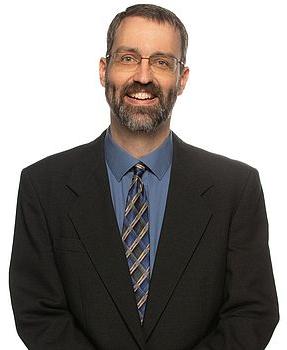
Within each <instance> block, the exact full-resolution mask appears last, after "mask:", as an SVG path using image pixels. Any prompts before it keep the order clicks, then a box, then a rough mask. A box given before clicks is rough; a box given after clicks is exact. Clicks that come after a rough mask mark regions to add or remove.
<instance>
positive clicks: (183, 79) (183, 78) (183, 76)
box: [177, 67, 189, 95]
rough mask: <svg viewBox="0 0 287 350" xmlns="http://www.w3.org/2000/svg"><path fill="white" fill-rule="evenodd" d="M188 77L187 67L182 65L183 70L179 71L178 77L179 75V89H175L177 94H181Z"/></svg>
mask: <svg viewBox="0 0 287 350" xmlns="http://www.w3.org/2000/svg"><path fill="white" fill-rule="evenodd" d="M188 77H189V68H188V67H184V68H183V72H182V73H181V75H180V77H179V89H178V91H177V95H181V94H182V92H183V90H184V88H185V85H186V83H187V80H188Z"/></svg>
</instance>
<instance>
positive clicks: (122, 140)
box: [110, 119, 170, 158]
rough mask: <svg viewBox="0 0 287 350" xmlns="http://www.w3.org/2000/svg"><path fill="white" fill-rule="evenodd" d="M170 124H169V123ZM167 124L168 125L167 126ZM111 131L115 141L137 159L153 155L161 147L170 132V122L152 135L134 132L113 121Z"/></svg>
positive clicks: (163, 124)
mask: <svg viewBox="0 0 287 350" xmlns="http://www.w3.org/2000/svg"><path fill="white" fill-rule="evenodd" d="M167 122H168V123H167ZM165 123H166V124H165ZM110 131H111V134H112V138H113V140H114V141H115V142H116V143H117V144H118V145H119V146H121V147H122V148H123V149H125V150H126V151H127V152H128V153H129V154H131V155H132V156H133V157H135V158H140V157H143V156H145V155H146V154H149V153H151V152H152V151H154V150H155V149H156V148H157V147H159V146H160V145H161V144H162V143H163V141H164V140H165V139H166V137H167V136H168V134H169V132H170V128H169V120H167V121H165V122H163V123H162V124H161V125H160V126H159V127H158V128H157V129H156V130H155V131H153V132H150V133H141V132H133V131H131V130H129V129H127V128H126V127H123V126H122V125H120V124H119V123H116V122H115V121H114V120H113V119H112V120H111V125H110Z"/></svg>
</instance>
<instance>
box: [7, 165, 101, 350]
mask: <svg viewBox="0 0 287 350" xmlns="http://www.w3.org/2000/svg"><path fill="white" fill-rule="evenodd" d="M9 286H10V294H11V301H12V307H13V312H14V317H15V323H16V328H17V332H18V334H19V336H20V338H21V339H22V341H23V342H24V344H25V345H26V346H27V348H28V349H31V350H39V349H41V350H71V349H73V350H95V349H96V348H95V347H94V345H93V344H92V342H91V341H90V340H89V339H88V337H87V336H86V335H85V334H84V332H83V331H82V330H81V329H80V328H79V327H78V325H77V324H76V321H75V319H74V317H73V315H72V313H71V312H70V311H69V308H68V305H67V301H66V299H65V293H64V290H63V286H62V284H61V280H60V278H59V274H58V271H57V267H56V264H55V260H54V256H53V250H52V245H51V242H50V238H49V232H48V227H47V224H46V219H45V216H44V212H43V210H42V207H41V203H40V201H39V198H38V196H37V193H36V191H35V189H34V187H33V185H32V183H31V181H30V178H29V175H28V173H27V172H26V171H25V169H23V170H22V172H21V177H20V184H19V189H18V198H17V208H16V219H15V229H14V240H13V248H12V255H11V262H10V269H9Z"/></svg>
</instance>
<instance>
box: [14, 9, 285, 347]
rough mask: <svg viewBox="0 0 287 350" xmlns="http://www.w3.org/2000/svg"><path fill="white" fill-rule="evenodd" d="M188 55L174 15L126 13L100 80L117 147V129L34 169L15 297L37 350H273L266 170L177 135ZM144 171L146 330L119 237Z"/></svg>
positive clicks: (26, 174) (26, 172)
mask: <svg viewBox="0 0 287 350" xmlns="http://www.w3.org/2000/svg"><path fill="white" fill-rule="evenodd" d="M156 16H158V17H156ZM186 48H187V34H186V31H185V29H184V26H183V25H182V23H181V22H180V21H179V19H178V18H177V17H176V16H175V15H174V14H172V13H170V12H169V11H167V10H165V9H162V8H159V7H157V6H154V5H147V6H145V5H137V6H134V7H131V8H129V9H127V11H126V12H124V13H122V14H120V15H118V16H116V17H115V19H114V20H113V22H112V23H111V25H110V28H109V32H108V43H107V55H106V57H105V58H102V59H101V60H100V69H99V73H100V81H101V84H102V85H103V86H104V87H105V94H106V98H107V102H108V104H109V106H110V110H111V124H110V127H109V131H110V139H108V138H107V137H106V136H107V130H105V131H104V132H103V133H102V134H101V135H100V136H99V137H97V138H96V139H95V140H93V141H92V142H90V143H87V144H84V145H81V146H78V147H75V148H73V149H70V150H67V151H64V152H61V153H58V154H55V155H52V156H49V157H46V158H44V159H42V160H40V161H38V162H36V163H34V164H31V165H29V166H27V167H26V168H24V169H23V170H22V173H21V179H20V186H19V194H18V201H17V213H16V222H15V234H14V243H13V251H12V257H11V265H10V289H11V297H12V305H13V310H14V314H15V320H16V326H17V330H18V333H19V335H20V337H21V338H22V340H23V341H24V343H25V344H26V345H27V347H28V348H29V349H37V350H38V349H41V350H52V349H53V350H54V349H55V350H56V349H59V350H60V349H61V350H65V349H67V350H68V349H69V350H70V349H73V350H80V349H81V350H92V349H98V350H106V349H111V350H112V349H125V350H136V349H141V350H156V349H165V350H189V349H190V350H191V349H194V350H207V349H216V350H217V349H218V350H219V349H220V350H223V349H226V350H231V349H234V350H237V349H238V350H239V349H248V350H259V349H264V348H265V347H266V345H267V343H268V341H269V339H270V337H271V335H272V333H273V330H274V328H275V326H276V324H277V322H278V304H277V297H276V289H275V284H274V279H273V273H272V265H271V261H270V253H269V247H268V221H267V216H266V211H265V204H264V195H263V191H262V187H261V184H260V179H259V175H258V171H257V170H256V169H255V168H253V167H251V166H249V165H247V164H244V163H242V162H239V161H235V160H232V159H229V158H227V157H223V156H220V155H217V154H214V153H211V152H207V151H204V150H202V149H199V148H197V147H195V146H192V145H189V144H187V143H185V142H184V141H182V140H181V139H180V138H179V137H178V136H177V135H176V134H175V133H174V132H173V131H171V130H170V118H171V112H172V108H173V106H174V103H175V102H176V99H177V96H178V95H180V94H181V93H182V92H183V90H184V87H185V84H186V82H187V79H188V74H189V69H188V67H186V66H185V54H186ZM150 57H151V58H150ZM148 58H149V59H148ZM169 142H170V143H169ZM113 147H114V148H113ZM162 149H164V153H163V154H161V153H160V152H161V151H162ZM171 151H172V152H171ZM169 152H171V153H169ZM158 157H159V158H158ZM115 159H116V160H118V161H120V162H121V165H116V163H115V162H114V160H115ZM157 159H161V160H162V159H163V160H164V162H163V164H161V165H159V164H156V162H157ZM139 161H140V162H142V163H146V164H145V166H147V167H148V168H149V170H148V171H147V172H146V173H145V174H144V176H143V178H142V181H143V183H144V187H143V188H144V189H145V191H146V192H147V194H148V196H149V199H150V207H151V208H150V209H151V218H150V223H151V226H150V232H149V233H150V238H151V249H150V252H149V253H150V258H151V259H150V261H151V272H152V273H151V274H150V279H149V290H148V301H147V303H146V309H145V314H144V321H143V324H142V323H141V321H142V320H140V319H139V314H138V307H137V304H136V302H135V293H134V289H133V287H134V286H133V284H132V283H131V274H130V270H129V267H128V263H127V258H126V251H125V249H124V246H123V240H122V237H121V227H122V225H123V221H124V218H123V217H124V215H123V212H122V210H123V208H125V201H126V197H127V194H128V192H129V182H130V181H131V178H132V174H131V173H130V171H131V167H132V166H133V165H135V163H137V162H139ZM161 171H162V175H163V176H162V177H160V176H158V177H157V176H156V175H159V173H160V172H161ZM152 173H153V174H152ZM148 179H149V180H148ZM160 181H163V182H160ZM156 191H159V192H160V193H159V192H156ZM151 192H152V193H151ZM127 202H128V201H127Z"/></svg>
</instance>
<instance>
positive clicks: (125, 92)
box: [100, 17, 189, 133]
mask: <svg viewBox="0 0 287 350" xmlns="http://www.w3.org/2000/svg"><path fill="white" fill-rule="evenodd" d="M123 51H124V52H127V53H135V52H136V53H137V54H139V55H140V56H142V57H150V56H151V55H154V54H156V53H159V52H160V53H163V54H166V55H169V56H174V57H176V58H178V59H180V57H181V41H180V34H179V32H178V31H176V30H175V29H174V27H173V26H171V25H169V24H167V23H165V24H158V23H157V22H153V21H150V20H147V19H145V18H141V17H128V18H125V19H124V20H123V21H122V22H121V24H120V26H119V28H118V30H117V32H116V36H115V40H114V43H113V47H112V50H111V53H115V52H123ZM188 73H189V70H188V68H187V67H185V68H184V70H183V72H182V73H181V74H180V65H179V64H177V67H176V70H175V71H174V72H168V71H162V72H158V71H157V72H155V71H153V70H152V69H151V67H150V65H149V61H148V60H146V59H144V60H142V61H141V63H140V64H138V65H137V66H136V67H135V68H134V69H133V70H132V71H130V69H125V67H123V66H121V65H119V64H117V63H115V62H114V61H113V59H111V60H110V62H109V63H107V61H106V60H105V59H101V61H100V80H101V84H102V85H103V86H104V87H105V94H106V99H107V102H108V104H109V106H110V109H111V114H112V117H114V118H117V119H118V121H119V122H120V124H121V125H123V126H125V127H127V128H128V129H129V130H131V131H138V132H145V133H148V132H152V131H155V130H156V129H157V128H158V126H159V125H161V124H162V123H163V122H164V121H166V120H168V119H169V118H170V116H171V112H172V109H173V106H174V103H175V101H176V98H177V95H179V94H181V93H182V91H183V89H184V87H185V84H186V81H187V78H188Z"/></svg>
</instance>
